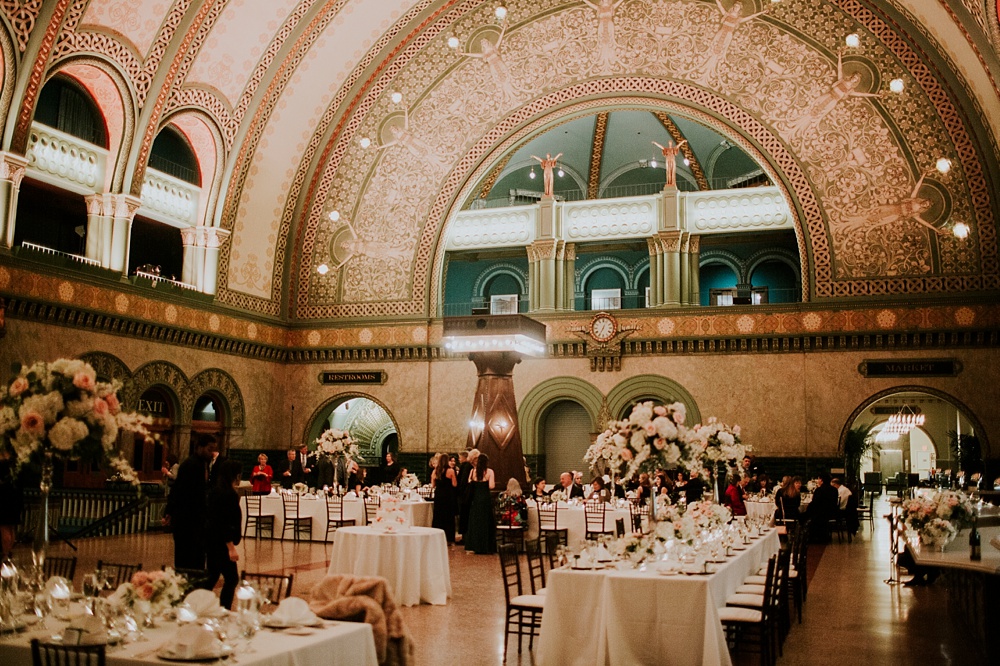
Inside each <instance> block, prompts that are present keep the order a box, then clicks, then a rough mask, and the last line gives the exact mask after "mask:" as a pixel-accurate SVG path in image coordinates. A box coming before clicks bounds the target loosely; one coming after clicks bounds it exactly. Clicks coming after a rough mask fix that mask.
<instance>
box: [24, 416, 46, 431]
mask: <svg viewBox="0 0 1000 666" xmlns="http://www.w3.org/2000/svg"><path fill="white" fill-rule="evenodd" d="M21 427H22V428H23V429H24V431H25V432H26V433H28V434H29V435H35V436H36V437H41V436H42V435H44V434H45V419H43V418H42V415H41V414H39V413H38V412H27V413H26V414H25V415H24V416H22V417H21Z"/></svg>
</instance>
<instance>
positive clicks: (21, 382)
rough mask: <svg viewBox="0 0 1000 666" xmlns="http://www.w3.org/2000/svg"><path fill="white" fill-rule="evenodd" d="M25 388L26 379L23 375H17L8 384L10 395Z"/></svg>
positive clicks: (21, 391)
mask: <svg viewBox="0 0 1000 666" xmlns="http://www.w3.org/2000/svg"><path fill="white" fill-rule="evenodd" d="M27 390H28V380H27V379H25V378H24V377H18V378H17V379H15V380H14V381H13V383H12V384H11V385H10V394H11V395H21V394H22V393H24V392H25V391H27Z"/></svg>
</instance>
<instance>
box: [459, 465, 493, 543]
mask: <svg viewBox="0 0 1000 666" xmlns="http://www.w3.org/2000/svg"><path fill="white" fill-rule="evenodd" d="M469 457H470V458H471V457H472V456H471V455H470V456H469ZM489 465H490V458H489V456H487V455H486V454H485V453H480V454H479V455H478V456H477V458H476V467H475V469H473V470H472V472H471V473H470V474H469V488H470V496H471V501H470V502H469V531H468V534H466V535H464V536H465V549H466V550H471V551H472V552H474V553H476V554H477V555H489V554H492V553H495V552H497V533H496V520H494V518H493V497H492V495H491V494H490V491H491V490H493V487H494V486H495V485H496V482H495V481H494V478H493V470H492V469H490V468H489Z"/></svg>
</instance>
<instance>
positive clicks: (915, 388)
mask: <svg viewBox="0 0 1000 666" xmlns="http://www.w3.org/2000/svg"><path fill="white" fill-rule="evenodd" d="M898 393H926V394H927V395H932V396H934V397H935V398H939V399H941V400H944V401H946V402H949V403H951V404H952V405H954V406H955V407H957V408H958V409H960V410H962V413H963V414H964V415H965V417H966V418H967V419H969V421H971V422H972V426H973V427H974V428H975V429H976V436H977V437H979V444H980V446H981V447H982V450H983V457H990V456H991V451H990V441H989V438H988V437H987V435H986V429H985V428H984V427H983V423H982V421H980V420H979V417H978V416H976V413H975V412H974V411H972V410H971V409H970V408H969V406H968V405H966V404H965V403H964V402H962V401H961V400H959V399H958V398H956V397H955V396H953V395H951V394H950V393H945V392H944V391H941V390H938V389H935V388H931V387H929V386H921V385H919V384H903V385H901V386H893V387H891V388H887V389H884V390H882V391H879V392H878V393H875V394H873V395H870V396H868V397H867V398H865V399H864V400H863V401H862V402H861V404H860V405H858V406H857V407H855V409H854V411H853V412H851V415H850V416H849V417H847V422H846V423H844V427H843V428H842V429H841V431H840V441H838V442H837V452H838V453H842V452H843V451H844V442H845V440H846V439H847V431H848V430H850V429H851V426H853V425H854V422H855V421H857V420H858V417H860V416H861V415H862V414H863V413H864V412H865V410H866V409H868V408H869V407H871V406H872V405H873V404H875V403H876V402H878V401H879V400H882V399H883V398H888V397H890V396H893V395H896V394H898Z"/></svg>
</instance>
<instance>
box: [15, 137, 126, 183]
mask: <svg viewBox="0 0 1000 666" xmlns="http://www.w3.org/2000/svg"><path fill="white" fill-rule="evenodd" d="M107 155H108V151H107V150H105V149H104V148H100V147H98V146H95V145H93V144H90V143H87V142H86V141H83V140H82V139H78V138H76V137H75V136H73V135H71V134H66V133H65V132H60V131H59V130H57V129H53V128H51V127H48V126H46V125H42V124H40V123H32V124H31V132H30V134H29V135H28V154H27V157H28V170H29V172H32V173H30V175H32V176H35V177H37V178H38V179H39V180H43V181H46V182H49V183H52V184H54V185H58V186H59V187H63V188H65V189H69V190H72V191H76V192H80V193H87V194H91V193H96V192H100V191H101V190H102V189H103V188H104V171H105V164H106V162H107Z"/></svg>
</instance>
